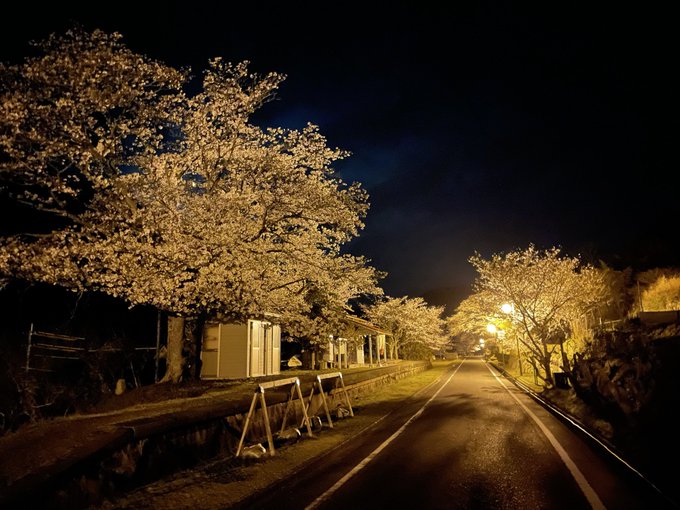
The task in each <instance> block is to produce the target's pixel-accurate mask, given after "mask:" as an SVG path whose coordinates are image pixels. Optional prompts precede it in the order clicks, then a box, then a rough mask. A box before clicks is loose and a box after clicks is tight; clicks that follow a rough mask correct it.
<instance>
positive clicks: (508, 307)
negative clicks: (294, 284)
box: [501, 303, 524, 375]
mask: <svg viewBox="0 0 680 510" xmlns="http://www.w3.org/2000/svg"><path fill="white" fill-rule="evenodd" d="M501 311H502V312H503V313H504V314H506V315H512V314H513V312H514V311H515V307H514V306H512V305H511V304H510V303H503V304H502V305H501ZM515 344H516V345H517V365H518V366H519V375H524V371H523V370H522V358H521V357H520V352H519V335H518V334H517V332H515Z"/></svg>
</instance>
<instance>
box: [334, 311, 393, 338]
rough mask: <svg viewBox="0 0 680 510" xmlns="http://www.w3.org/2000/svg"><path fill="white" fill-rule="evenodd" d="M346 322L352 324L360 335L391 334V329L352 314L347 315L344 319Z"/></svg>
mask: <svg viewBox="0 0 680 510" xmlns="http://www.w3.org/2000/svg"><path fill="white" fill-rule="evenodd" d="M344 321H345V322H346V323H347V324H350V325H352V326H353V327H355V328H356V329H357V331H358V332H359V333H360V334H362V335H392V332H391V331H388V330H386V329H383V328H381V327H379V326H376V325H374V324H371V323H370V322H368V321H367V320H365V319H360V318H359V317H355V316H354V315H347V316H346V317H345V319H344Z"/></svg>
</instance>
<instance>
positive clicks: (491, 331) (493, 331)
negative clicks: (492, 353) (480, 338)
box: [486, 323, 505, 366]
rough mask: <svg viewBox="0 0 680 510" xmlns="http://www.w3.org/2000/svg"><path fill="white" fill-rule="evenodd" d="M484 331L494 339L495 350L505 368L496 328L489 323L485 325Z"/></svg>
mask: <svg viewBox="0 0 680 510" xmlns="http://www.w3.org/2000/svg"><path fill="white" fill-rule="evenodd" d="M486 330H487V331H488V332H489V333H491V334H492V335H493V336H494V337H495V338H496V348H497V349H498V352H499V353H500V355H501V363H502V364H503V366H505V363H504V361H503V351H501V344H500V342H499V341H498V328H497V327H496V325H495V324H491V323H489V324H487V325H486Z"/></svg>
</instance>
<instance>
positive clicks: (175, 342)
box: [161, 316, 185, 383]
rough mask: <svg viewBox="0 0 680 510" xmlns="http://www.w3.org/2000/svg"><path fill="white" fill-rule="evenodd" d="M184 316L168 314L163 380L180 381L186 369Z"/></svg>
mask: <svg viewBox="0 0 680 510" xmlns="http://www.w3.org/2000/svg"><path fill="white" fill-rule="evenodd" d="M183 347H184V317H173V316H168V344H167V354H166V359H165V367H166V368H165V375H164V376H163V379H161V382H172V383H178V382H180V381H181V380H182V371H183V369H184V363H185V360H184V355H183V353H182V350H183Z"/></svg>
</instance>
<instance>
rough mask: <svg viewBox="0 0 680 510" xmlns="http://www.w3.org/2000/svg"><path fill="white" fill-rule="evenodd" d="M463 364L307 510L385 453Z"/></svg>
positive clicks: (307, 507)
mask: <svg viewBox="0 0 680 510" xmlns="http://www.w3.org/2000/svg"><path fill="white" fill-rule="evenodd" d="M463 363H465V360H463V361H462V362H461V364H460V365H458V366H457V367H456V369H455V370H454V371H453V373H452V374H451V375H450V376H449V378H448V379H447V380H446V382H445V383H444V384H442V385H441V386H440V387H439V389H438V390H437V391H436V392H435V394H434V395H432V396H431V397H430V399H429V400H428V401H427V402H425V403H424V404H423V407H421V408H420V409H418V411H417V412H416V413H415V414H414V415H413V416H411V417H410V418H409V419H408V420H407V421H406V423H404V424H403V425H402V426H401V427H400V428H399V430H397V431H396V432H395V433H394V434H392V435H391V436H390V437H388V438H387V439H386V440H385V441H383V443H382V444H381V445H380V446H378V447H377V448H376V449H375V450H373V451H372V452H371V453H370V454H369V455H368V456H367V457H366V458H365V459H364V460H362V461H361V462H359V464H357V465H356V466H354V467H353V468H352V470H351V471H349V472H348V473H347V474H346V475H345V476H343V477H342V478H340V480H338V481H337V482H336V483H335V485H333V486H332V487H331V488H330V489H328V490H327V491H326V492H324V493H323V494H321V495H320V496H319V497H318V498H316V499H315V500H314V501H312V502H311V503H310V504H309V505H307V506H306V507H305V510H314V509H315V508H318V507H319V505H320V504H321V503H323V502H324V501H326V500H327V499H328V498H330V497H331V496H332V495H333V494H334V493H335V492H336V491H337V490H338V489H339V488H340V487H342V486H343V485H345V483H347V481H348V480H349V479H350V478H352V477H353V476H354V475H356V474H357V473H358V472H359V471H361V470H362V469H364V468H365V467H366V465H367V464H368V463H369V462H371V461H372V460H373V459H374V458H375V457H376V455H378V454H379V453H380V452H381V451H383V450H384V449H385V448H386V447H387V445H389V444H390V443H391V442H392V441H394V440H395V439H396V438H397V437H399V436H400V435H401V433H402V432H404V430H406V427H408V426H409V425H410V424H411V423H413V422H414V421H415V420H416V419H417V418H418V417H419V416H420V415H421V414H423V411H424V410H425V408H426V407H427V406H428V405H429V403H430V402H432V401H433V400H434V399H435V398H436V397H437V395H439V393H440V392H441V391H442V389H443V388H444V386H446V385H447V384H449V381H451V379H452V378H453V376H454V375H456V372H458V369H460V367H462V366H463Z"/></svg>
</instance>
